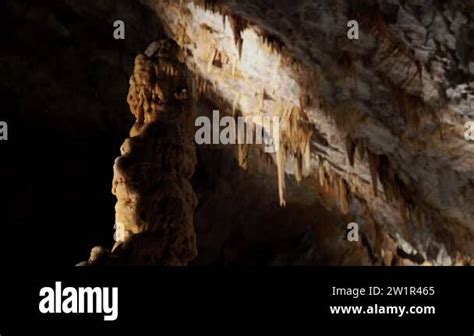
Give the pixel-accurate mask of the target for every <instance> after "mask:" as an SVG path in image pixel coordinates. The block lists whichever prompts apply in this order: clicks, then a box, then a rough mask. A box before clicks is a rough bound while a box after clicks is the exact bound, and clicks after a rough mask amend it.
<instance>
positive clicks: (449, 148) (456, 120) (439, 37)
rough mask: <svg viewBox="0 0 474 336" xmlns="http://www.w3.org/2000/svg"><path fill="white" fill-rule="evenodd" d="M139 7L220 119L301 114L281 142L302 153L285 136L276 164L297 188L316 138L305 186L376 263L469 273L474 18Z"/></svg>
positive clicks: (288, 6) (428, 8) (323, 4)
mask: <svg viewBox="0 0 474 336" xmlns="http://www.w3.org/2000/svg"><path fill="white" fill-rule="evenodd" d="M143 2H144V3H147V4H148V5H149V6H150V8H152V9H154V10H155V11H156V13H157V15H158V16H159V17H160V19H161V21H162V22H163V24H164V26H165V29H166V30H167V31H168V34H169V35H170V36H171V37H173V38H174V39H175V40H176V41H177V42H178V43H179V44H180V46H181V48H182V49H183V50H184V51H185V52H184V53H183V54H184V55H186V63H187V65H188V67H189V68H190V69H191V70H192V71H193V72H194V74H195V76H197V77H199V79H200V81H202V82H204V83H206V87H207V88H208V90H207V91H208V92H211V93H210V94H209V99H210V100H212V101H214V102H215V103H216V104H217V105H220V106H222V109H226V106H227V107H228V106H233V107H234V110H235V109H237V110H238V111H239V112H240V113H241V114H242V115H247V116H251V115H253V114H255V113H261V114H265V115H271V116H279V117H284V116H285V115H289V113H288V112H286V111H299V112H295V113H298V115H300V116H301V117H298V118H297V119H298V120H300V121H301V122H298V123H297V128H296V129H294V130H291V129H289V128H283V131H282V133H284V134H285V133H286V134H297V136H299V137H300V139H297V138H295V137H294V136H293V137H292V136H290V137H289V139H290V140H289V141H288V142H287V143H288V144H289V145H288V146H286V147H285V146H283V149H282V150H283V151H285V152H280V153H278V154H277V155H276V156H275V157H273V160H274V163H275V165H276V166H277V167H279V169H280V170H281V171H285V172H286V175H295V177H297V178H298V179H299V178H300V177H301V171H300V169H301V167H302V166H303V165H302V164H301V163H302V161H301V160H302V158H303V157H304V155H303V154H304V153H305V150H304V148H306V147H305V141H306V140H305V139H306V138H309V137H310V139H311V140H310V143H311V146H310V162H309V163H308V172H307V174H305V175H307V179H306V180H305V181H303V182H302V184H303V185H308V184H311V183H314V181H318V182H317V184H318V185H316V187H317V189H318V193H319V194H320V195H321V197H322V199H323V200H324V201H325V202H326V203H327V204H328V206H329V207H334V206H336V207H337V209H339V211H340V212H341V213H342V214H343V215H344V216H345V218H346V222H349V221H355V222H357V223H359V225H360V226H361V232H362V234H363V235H364V239H365V242H366V244H365V246H366V248H367V249H368V251H369V253H370V254H371V255H372V256H373V260H374V261H373V263H375V264H377V263H381V264H388V265H392V264H434V265H451V264H465V263H469V262H470V260H471V258H472V257H473V256H474V239H473V238H474V212H473V207H472V204H473V200H474V194H473V190H474V184H473V181H474V171H473V170H472V167H473V163H474V148H473V146H474V145H473V144H472V143H469V142H468V141H466V140H465V139H464V137H463V134H464V131H465V129H464V124H465V123H466V121H469V120H470V118H471V117H472V113H473V112H472V111H473V109H472V107H473V106H472V104H473V99H474V95H473V92H472V82H473V80H474V77H473V75H474V73H473V72H472V64H474V62H473V58H472V53H471V51H472V41H470V40H471V37H470V36H471V35H472V34H471V33H472V31H474V30H473V29H474V28H473V27H472V15H471V14H470V13H472V11H471V10H470V9H471V8H472V7H469V6H472V4H470V3H469V2H463V1H454V2H450V3H449V4H445V3H442V2H438V1H425V2H423V3H420V2H418V1H405V2H399V1H382V0H380V1H364V2H362V1H360V2H359V1H318V2H309V1H296V2H291V3H288V2H285V1H279V2H275V1H264V0H261V1H250V0H248V1H246V0H244V1H179V2H175V1H154V0H144V1H143ZM349 20H357V21H358V22H359V25H360V36H359V39H358V40H349V39H347V35H346V33H347V29H348V28H347V22H348V21H349ZM216 55H217V56H216ZM216 57H218V59H219V62H216V61H215V60H216ZM471 63H472V64H471ZM219 102H220V104H219ZM227 112H228V113H229V114H232V111H227ZM293 125H294V123H293ZM303 134H305V136H303ZM295 149H296V151H295ZM289 153H290V154H291V155H287V154H289ZM282 158H285V159H282ZM295 160H296V164H293V163H294V162H295ZM298 161H299V162H298ZM249 164H251V162H250V163H249ZM295 167H296V168H295ZM284 175H285V174H282V173H280V174H278V178H279V185H280V188H279V189H280V201H281V203H282V204H284V203H285V194H284V183H283V181H284V180H285V176H284ZM288 202H291V200H286V203H288Z"/></svg>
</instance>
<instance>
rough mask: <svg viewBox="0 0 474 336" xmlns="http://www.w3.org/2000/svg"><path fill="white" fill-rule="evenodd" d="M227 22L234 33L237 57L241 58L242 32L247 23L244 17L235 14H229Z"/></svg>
mask: <svg viewBox="0 0 474 336" xmlns="http://www.w3.org/2000/svg"><path fill="white" fill-rule="evenodd" d="M229 23H230V26H231V27H232V32H233V33H234V42H235V47H236V48H237V51H238V54H239V58H242V50H243V46H244V40H243V38H242V32H243V31H244V30H246V29H247V28H248V25H249V23H248V21H247V20H245V19H244V18H242V17H240V16H237V15H235V14H230V15H229Z"/></svg>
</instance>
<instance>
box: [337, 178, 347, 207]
mask: <svg viewBox="0 0 474 336" xmlns="http://www.w3.org/2000/svg"><path fill="white" fill-rule="evenodd" d="M338 198H339V205H340V209H341V212H342V213H343V214H348V213H349V205H350V191H349V188H348V186H347V182H346V180H344V179H343V178H341V177H340V178H339V181H338Z"/></svg>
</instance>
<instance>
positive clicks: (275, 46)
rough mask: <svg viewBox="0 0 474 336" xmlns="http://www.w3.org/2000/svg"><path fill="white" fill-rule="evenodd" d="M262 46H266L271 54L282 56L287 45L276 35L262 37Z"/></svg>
mask: <svg viewBox="0 0 474 336" xmlns="http://www.w3.org/2000/svg"><path fill="white" fill-rule="evenodd" d="M261 40H262V44H263V45H265V46H266V47H267V48H268V49H269V50H270V51H271V52H273V53H277V54H281V53H282V52H283V49H284V47H285V44H284V43H283V42H282V41H281V40H280V39H279V38H278V37H277V36H275V35H271V34H263V35H261Z"/></svg>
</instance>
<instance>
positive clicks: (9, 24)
mask: <svg viewBox="0 0 474 336" xmlns="http://www.w3.org/2000/svg"><path fill="white" fill-rule="evenodd" d="M137 6H141V5H139V4H138V1H133V0H130V1H129V0H120V1H82V2H77V1H62V0H60V1H25V0H7V1H2V2H1V4H0V25H1V26H0V34H1V35H0V101H1V104H2V105H1V107H0V120H2V121H6V122H8V126H9V127H8V130H9V141H8V142H5V141H3V142H0V163H1V164H0V181H1V187H0V193H1V197H2V202H1V203H2V209H1V212H0V216H1V217H0V224H1V227H2V230H1V233H0V253H1V254H2V255H3V256H6V258H5V261H6V262H7V263H10V262H12V263H14V264H16V265H28V264H43V265H55V266H65V267H71V266H73V265H75V264H76V263H77V262H79V261H82V260H86V259H87V258H88V256H89V251H90V249H91V248H92V247H93V246H96V245H99V244H103V245H104V246H112V245H113V233H114V229H113V226H114V204H115V198H114V197H113V195H112V194H111V184H112V166H113V162H114V159H115V158H116V157H117V156H118V155H119V147H120V145H121V143H122V141H123V139H125V138H126V136H127V132H128V131H127V130H128V129H129V128H130V126H131V125H132V118H131V115H130V112H129V110H128V105H127V103H126V95H127V90H128V79H129V76H130V72H131V70H132V69H131V67H132V66H133V59H134V57H135V55H136V54H137V53H138V52H140V51H142V50H143V49H144V48H146V46H147V43H149V42H150V41H152V40H153V39H155V38H158V37H160V36H161V33H160V32H161V30H160V28H159V27H158V23H157V22H156V20H155V19H154V15H153V14H152V13H149V12H147V11H146V10H145V9H141V8H140V9H139V12H141V13H143V15H142V16H141V17H140V16H139V17H132V16H129V15H130V14H129V13H131V12H135V13H136V12H137V10H136V7H137ZM117 19H122V20H124V21H125V22H126V34H127V35H126V37H127V38H126V40H124V41H116V40H114V39H113V30H114V28H113V22H114V21H115V20H117ZM3 260H4V259H3V258H2V261H3Z"/></svg>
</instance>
